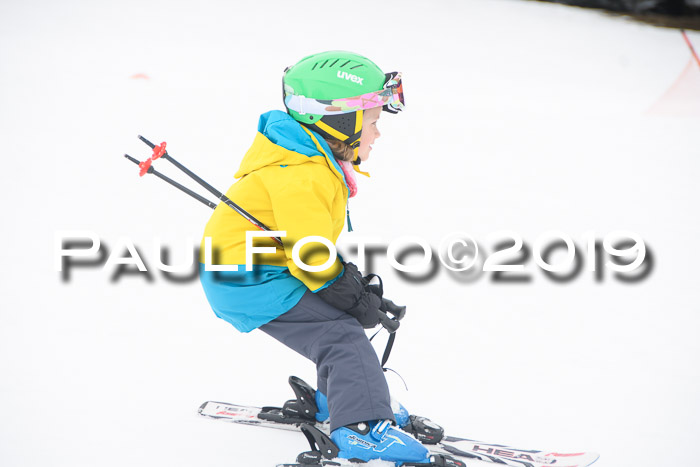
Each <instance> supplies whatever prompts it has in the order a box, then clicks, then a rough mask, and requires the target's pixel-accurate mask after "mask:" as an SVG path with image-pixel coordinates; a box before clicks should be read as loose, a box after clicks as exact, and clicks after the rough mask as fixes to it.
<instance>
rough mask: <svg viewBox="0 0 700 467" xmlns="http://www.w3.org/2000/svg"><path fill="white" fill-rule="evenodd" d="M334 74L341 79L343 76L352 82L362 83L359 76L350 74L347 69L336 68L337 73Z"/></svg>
mask: <svg viewBox="0 0 700 467" xmlns="http://www.w3.org/2000/svg"><path fill="white" fill-rule="evenodd" d="M336 76H338V78H341V79H343V78H345V79H346V80H348V79H349V80H350V81H352V82H353V83H357V84H359V85H362V79H363V78H360V77H359V76H356V75H353V74H350V73H348V72H347V71H340V70H338V73H337V75H336Z"/></svg>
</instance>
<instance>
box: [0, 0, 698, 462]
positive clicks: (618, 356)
mask: <svg viewBox="0 0 700 467" xmlns="http://www.w3.org/2000/svg"><path fill="white" fill-rule="evenodd" d="M689 37H690V39H691V41H693V42H694V43H695V44H696V48H697V49H700V35H699V34H698V33H689ZM327 49H350V50H354V51H357V52H360V53H363V54H365V55H368V56H370V57H371V58H372V59H373V60H374V61H376V62H377V63H378V64H379V65H380V66H381V67H383V68H384V69H386V70H387V71H390V70H394V69H396V70H401V71H403V72H404V78H405V89H406V98H407V103H408V107H407V110H406V112H404V113H403V114H402V115H398V116H396V117H394V116H391V115H388V114H385V115H384V116H383V117H382V119H381V121H380V129H381V131H382V132H383V135H382V137H381V138H380V139H379V140H378V141H377V143H376V144H375V146H374V150H373V154H372V158H371V159H370V161H369V162H368V163H367V164H366V165H363V167H364V168H366V169H367V170H370V171H371V173H372V178H371V179H369V180H366V179H362V180H360V193H359V195H358V197H357V198H354V199H353V200H352V202H351V213H352V221H353V225H354V227H355V229H356V232H354V233H352V234H344V237H343V238H344V241H345V242H349V241H351V240H352V239H353V238H356V237H359V236H377V237H380V238H381V239H382V240H383V241H384V242H385V243H387V242H389V241H392V240H394V239H396V238H398V237H400V236H402V235H414V236H419V237H422V238H425V239H426V240H427V241H428V242H429V243H430V244H431V245H434V246H436V245H437V244H439V242H440V239H442V238H443V237H444V236H445V235H447V234H448V233H450V232H456V231H465V232H468V233H470V234H471V235H473V236H474V237H475V238H477V239H478V240H479V242H480V244H481V245H484V246H486V247H488V248H490V247H492V246H493V245H494V244H495V242H497V241H498V240H499V239H500V240H503V239H504V237H503V235H500V234H499V235H496V236H495V240H493V239H491V237H490V235H491V234H493V233H497V232H499V231H501V230H504V229H505V230H509V231H514V232H517V233H518V234H519V235H521V236H522V237H523V239H524V240H525V242H526V243H527V244H528V245H530V246H532V244H533V242H534V241H535V240H536V238H537V237H538V236H539V235H540V234H542V233H543V232H546V231H548V230H550V229H557V230H560V231H563V232H565V233H567V234H569V235H571V236H572V238H574V239H575V240H576V242H577V243H578V244H579V245H584V242H583V240H581V236H582V235H583V234H584V232H587V231H595V233H596V237H598V238H602V237H603V236H604V235H606V234H607V233H608V232H611V231H613V230H618V229H627V230H630V231H633V232H636V233H637V234H639V235H640V236H641V237H642V238H643V239H644V241H645V242H646V244H647V245H648V246H649V248H650V249H651V250H652V251H653V255H654V259H655V262H654V264H655V266H654V268H653V271H652V273H651V275H650V276H649V277H647V278H646V279H645V280H643V281H641V282H639V283H636V284H628V283H624V282H621V281H620V280H618V279H616V278H615V277H614V275H613V274H612V273H611V272H609V271H607V272H605V274H604V278H603V280H602V281H600V282H597V281H595V280H594V278H593V274H592V273H590V272H587V271H586V270H585V269H584V271H582V272H581V273H580V274H579V276H577V277H576V278H575V279H573V280H571V281H569V282H566V283H556V282H554V281H552V280H551V279H548V278H547V277H546V276H545V275H544V274H543V273H542V271H541V270H540V269H539V268H538V267H537V266H536V265H535V263H534V262H533V261H532V260H531V259H530V260H529V261H528V262H527V263H525V264H526V272H527V273H528V274H529V275H530V276H531V277H532V281H531V282H529V283H525V284H498V283H494V282H493V281H491V276H492V273H489V274H484V275H483V276H481V277H480V278H479V279H478V280H476V281H474V282H466V281H460V280H457V279H455V278H454V277H453V276H452V275H450V274H448V273H447V270H446V269H444V268H442V267H441V268H440V269H439V272H438V274H437V275H436V276H435V277H434V278H433V279H432V280H430V281H424V282H422V283H418V284H416V283H412V282H407V281H406V280H404V279H402V278H401V277H399V276H398V275H397V274H396V272H395V271H394V270H393V269H392V268H391V267H390V266H389V264H388V262H387V261H386V259H385V258H384V257H378V258H377V260H376V261H375V267H376V272H378V273H380V274H381V275H382V277H383V278H384V280H385V287H386V290H387V295H388V296H390V297H391V298H393V299H394V300H395V301H396V302H397V303H402V304H407V305H408V306H409V315H408V317H407V319H406V321H405V323H404V325H403V326H402V329H401V331H400V335H399V337H398V339H397V344H396V347H395V350H394V353H393V355H392V357H391V360H390V364H389V366H390V367H391V368H393V369H395V370H397V371H398V372H399V373H400V374H401V375H402V376H403V378H404V379H405V380H406V381H407V383H408V387H409V389H410V390H409V391H408V392H407V391H406V390H405V389H403V385H402V383H401V381H400V380H399V378H398V377H397V376H395V375H394V374H393V373H388V374H387V377H388V380H389V382H390V385H391V386H392V389H393V392H394V395H395V396H396V397H397V398H398V399H400V400H401V401H402V402H403V403H404V404H405V405H406V406H407V407H408V408H409V409H410V410H411V411H413V412H414V413H419V414H422V415H425V416H429V417H430V418H432V419H433V420H435V421H437V422H439V423H441V424H442V425H443V426H445V427H446V429H447V431H448V432H449V433H453V434H456V435H461V436H467V437H473V438H477V439H483V440H486V441H495V442H502V443H507V444H510V445H514V446H521V447H532V448H539V449H552V450H559V451H582V450H589V451H597V452H599V453H601V458H600V460H599V461H598V463H597V464H596V465H599V466H600V467H620V466H655V467H656V466H659V465H664V466H681V465H682V466H687V465H692V464H694V463H696V462H697V461H695V460H694V459H693V460H689V459H688V456H690V455H691V454H690V452H689V451H688V449H687V448H688V447H689V446H695V445H696V444H697V439H698V438H699V437H700V402H699V398H698V393H699V390H700V343H699V339H698V337H697V336H698V330H699V329H700V309H699V307H698V279H697V270H698V267H697V264H698V261H699V260H700V252H699V250H698V247H697V241H698V238H699V235H698V234H700V223H699V222H698V209H697V202H698V200H699V199H700V197H699V195H700V188H699V185H698V182H697V180H698V174H699V173H700V153H699V152H700V151H699V149H698V142H699V139H698V136H699V134H700V133H699V132H698V125H699V124H700V119H699V118H698V115H697V112H695V113H694V112H693V109H698V108H700V104H698V101H697V96H698V92H697V90H698V86H699V84H698V83H699V82H700V81H698V76H699V73H698V69H694V68H686V67H687V65H688V63H689V61H690V54H689V51H688V48H687V46H686V44H685V43H684V41H683V39H682V37H681V35H680V33H679V32H678V31H676V30H671V29H659V28H654V27H651V26H648V25H642V24H638V23H634V22H631V21H628V20H625V19H623V18H612V17H607V16H604V15H602V14H599V13H597V12H594V11H586V10H580V9H574V8H567V7H563V6H560V5H551V4H540V3H537V2H521V1H516V0H488V1H486V0H471V1H462V2H454V1H434V2H430V3H428V2H415V1H411V2H398V3H397V2H394V3H389V2H387V3H379V2H367V1H356V2H352V3H348V2H338V3H336V2H321V1H316V2H299V3H291V2H281V1H278V2H270V1H256V2H246V3H235V2H224V1H212V0H203V1H198V2H193V1H169V2H165V1H155V0H140V1H133V0H128V1H124V0H122V1H119V2H89V1H75V0H66V1H62V2H50V1H41V0H36V1H19V0H4V1H3V2H0V152H1V153H2V154H3V156H4V157H3V167H2V171H1V172H0V177H1V184H0V186H1V187H2V188H1V189H2V191H3V198H2V199H3V201H2V214H3V216H2V217H3V228H2V229H1V231H0V236H1V239H2V243H3V245H4V248H2V251H1V252H0V255H1V257H2V264H3V265H4V267H3V268H2V271H1V272H0V279H1V284H2V285H1V287H2V289H1V290H2V297H3V300H2V310H1V311H0V375H1V376H0V465H2V466H3V467H29V466H41V467H47V466H52V467H55V466H71V467H79V466H95V465H99V466H101V467H111V466H119V467H125V466H149V467H153V466H168V467H176V466H231V465H236V466H239V465H240V466H243V465H245V466H270V465H274V464H275V463H276V462H281V461H291V460H292V459H293V458H294V457H295V455H296V454H297V453H298V452H299V451H301V450H304V449H305V441H304V439H303V438H302V437H300V436H299V435H298V434H296V433H291V432H281V431H275V430H266V431H260V430H255V429H253V428H250V427H240V426H234V425H230V424H222V423H216V422H214V421H211V420H206V419H200V418H199V417H198V416H197V415H196V412H197V407H198V406H199V404H200V403H201V402H202V401H204V400H207V399H214V400H227V401H230V402H238V403H249V404H275V403H281V402H282V401H284V400H285V399H287V398H288V397H290V396H291V391H290V390H289V389H288V387H287V385H286V379H287V376H288V375H289V374H295V375H298V376H300V377H302V378H304V379H306V380H307V381H310V382H312V383H313V382H314V368H313V365H312V364H311V363H310V362H307V361H305V360H304V359H303V358H302V357H300V356H298V355H296V354H294V353H293V352H291V351H288V350H287V349H286V348H284V347H283V346H281V345H280V344H278V343H276V342H274V341H272V340H271V339H270V338H269V337H267V336H266V335H264V334H262V333H260V332H253V333H251V334H248V335H242V334H239V333H237V332H236V331H235V330H234V329H233V328H232V327H231V326H230V325H228V324H227V323H225V322H223V321H221V320H218V319H216V318H215V317H214V315H213V314H212V313H211V311H210V309H209V308H208V304H207V303H206V300H205V298H204V295H203V293H202V291H201V288H200V286H199V285H198V283H197V282H189V283H186V284H173V283H170V282H167V281H165V280H164V279H163V277H162V275H161V274H160V272H159V271H157V270H156V268H155V261H156V253H157V250H156V249H155V248H154V247H153V246H152V243H153V239H154V238H156V237H160V238H162V239H163V242H164V243H165V244H166V245H168V246H170V247H171V248H172V250H173V255H175V259H178V258H182V257H185V256H186V254H185V252H186V248H187V246H191V245H194V244H196V243H198V240H199V238H200V236H201V233H202V229H203V226H204V224H205V222H206V221H207V219H208V217H209V215H210V211H209V210H208V208H205V207H203V206H201V205H199V204H198V203H196V202H195V201H192V200H190V199H188V198H186V197H185V196H184V195H181V194H179V193H177V192H175V191H174V190H172V189H171V188H169V187H167V186H165V184H163V183H162V182H161V181H159V180H157V179H155V178H153V177H146V178H143V179H140V178H139V177H138V176H136V170H135V167H134V166H133V165H132V164H130V163H128V162H126V161H125V160H124V159H123V157H122V154H123V153H125V152H126V153H129V154H131V155H133V156H134V157H137V158H139V159H143V158H146V157H147V156H148V151H147V150H146V148H145V146H144V145H143V144H142V143H140V142H139V141H138V140H137V139H136V135H137V134H143V135H145V136H147V137H148V138H150V139H152V140H154V141H155V142H160V141H163V140H165V141H167V142H168V148H169V150H170V153H171V154H172V155H173V156H174V157H176V158H178V159H179V160H180V161H181V162H183V163H185V164H186V165H188V166H189V167H190V168H192V169H193V170H195V171H197V172H198V173H200V174H201V175H202V176H204V177H205V178H206V179H207V180H209V181H210V182H211V183H212V184H213V185H214V186H217V187H220V188H221V189H226V188H227V187H228V186H229V185H230V183H232V181H233V179H232V175H233V173H234V172H235V170H236V168H237V166H238V163H239V161H240V159H241V157H242V156H243V154H244V153H245V151H246V149H247V148H248V146H249V145H250V143H251V142H252V140H253V137H254V133H255V129H256V124H257V118H258V115H259V114H260V113H262V112H264V111H267V110H270V109H280V108H281V100H280V94H281V92H280V78H281V73H282V70H283V69H284V67H285V66H287V65H291V64H293V63H294V62H295V61H297V60H298V59H300V58H301V57H303V56H305V55H308V54H310V53H313V52H316V51H320V50H327ZM688 70H690V71H688ZM693 70H694V71H693ZM681 75H683V76H684V78H683V82H684V84H683V86H681V87H680V88H681V89H686V90H688V91H687V92H688V94H687V95H686V94H683V93H679V92H676V91H677V90H678V89H679V87H678V83H677V82H676V81H677V80H678V79H679V77H680V76H681ZM674 83H675V84H674ZM674 86H675V87H674ZM672 87H673V89H676V91H674V92H670V91H669V90H670V89H671V88H672ZM669 92H670V93H669ZM664 96H670V97H667V98H668V99H675V100H676V104H678V103H679V101H678V100H679V99H680V103H681V104H682V105H680V106H679V105H661V104H659V100H660V99H664ZM695 104H698V106H695ZM650 109H651V110H650ZM653 109H661V110H662V111H653ZM669 109H670V110H669ZM679 109H680V110H679ZM683 109H685V110H683ZM158 167H159V168H160V169H162V170H163V171H166V172H168V173H169V174H171V175H176V172H174V171H169V170H168V169H169V168H168V167H167V165H166V164H165V163H161V164H160V165H159V166H158ZM179 179H180V180H183V179H182V178H179ZM62 230H90V231H93V232H95V233H96V234H97V235H98V236H99V237H100V238H101V239H102V243H103V244H104V245H106V246H107V247H108V248H109V250H110V252H112V251H114V252H115V256H117V257H119V256H123V255H122V254H120V252H122V251H123V247H120V246H119V242H120V238H121V237H128V238H130V239H131V240H132V241H133V242H134V243H135V245H137V246H138V248H139V249H140V251H141V252H142V253H143V256H144V260H145V261H146V263H147V265H148V267H149V269H150V270H151V271H152V276H153V277H152V282H148V281H146V280H145V279H144V277H143V276H133V275H132V276H124V277H122V278H121V279H120V280H119V281H118V282H116V283H113V282H111V281H110V276H111V275H112V274H113V273H114V271H115V268H114V266H111V267H108V268H107V269H106V270H103V269H101V268H92V269H86V268H82V269H76V270H74V271H73V272H72V279H71V281H70V282H62V281H61V279H60V274H59V273H58V272H57V271H56V269H55V266H54V261H55V256H56V247H55V243H54V242H55V240H54V237H55V235H56V232H59V231H62ZM505 238H507V237H505ZM178 252H179V253H178ZM178 254H179V256H178ZM349 256H350V258H352V255H349ZM381 344H382V343H378V345H381ZM474 465H478V463H474Z"/></svg>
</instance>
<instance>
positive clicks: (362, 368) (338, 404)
mask: <svg viewBox="0 0 700 467" xmlns="http://www.w3.org/2000/svg"><path fill="white" fill-rule="evenodd" d="M260 330H262V331H264V332H265V333H267V334H269V335H270V336H272V337H274V338H275V339H277V340H278V341H280V342H281V343H283V344H284V345H286V346H287V347H289V348H291V349H293V350H295V351H296V352H298V353H300V354H301V355H303V356H304V357H306V358H308V359H309V360H311V361H313V362H314V363H315V364H316V373H317V378H318V380H317V388H318V390H319V391H321V392H322V393H323V394H325V395H326V396H327V397H328V411H329V412H330V424H331V425H330V428H331V430H335V429H336V428H340V427H342V426H345V425H350V424H352V423H358V422H365V421H369V420H379V419H389V420H393V419H394V414H393V413H392V410H391V402H390V395H389V387H388V386H387V383H386V379H385V378H384V372H383V371H382V368H381V365H380V363H379V358H378V357H377V354H376V352H375V351H374V348H373V347H372V344H371V343H370V342H369V339H368V338H367V335H366V334H365V331H364V329H363V328H362V326H361V325H360V323H359V322H358V321H357V320H356V319H355V318H353V317H352V316H350V315H349V314H347V313H345V312H344V311H341V310H338V309H337V308H335V307H333V306H331V305H329V304H327V303H326V302H324V301H323V300H322V299H321V298H319V297H317V296H316V295H315V294H314V293H313V292H311V291H307V292H306V293H305V294H304V296H303V297H302V298H301V300H300V301H299V303H297V304H296V305H295V306H294V307H293V308H292V309H291V310H289V311H287V312H286V313H284V314H283V315H281V316H279V317H278V318H276V319H274V320H272V321H270V322H269V323H267V324H264V325H263V326H261V327H260Z"/></svg>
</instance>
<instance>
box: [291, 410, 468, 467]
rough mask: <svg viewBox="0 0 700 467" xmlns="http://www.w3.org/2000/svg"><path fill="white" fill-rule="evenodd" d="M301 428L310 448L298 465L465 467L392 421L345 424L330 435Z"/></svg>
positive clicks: (311, 427)
mask: <svg viewBox="0 0 700 467" xmlns="http://www.w3.org/2000/svg"><path fill="white" fill-rule="evenodd" d="M301 431H302V433H304V435H305V436H306V439H307V440H308V441H309V445H310V446H311V450H310V451H306V452H302V453H301V454H299V455H298V456H297V463H298V464H297V465H298V466H309V467H317V466H330V465H348V464H347V463H350V465H352V464H361V463H365V462H368V461H371V460H382V461H387V462H392V463H394V465H396V466H402V467H409V466H417V467H466V464H464V462H462V461H460V460H457V459H454V458H453V457H450V456H446V455H442V454H431V453H430V452H428V450H427V449H426V448H425V447H424V446H423V445H422V444H421V443H419V442H418V441H417V440H416V439H415V438H413V437H412V436H411V435H409V434H407V433H404V432H403V431H401V430H399V429H398V428H395V427H394V426H392V422H391V420H375V421H371V422H361V423H355V424H352V425H348V426H344V427H341V428H338V429H337V430H334V431H333V432H332V433H331V435H330V437H329V436H328V435H326V434H325V433H323V432H322V431H320V430H318V429H317V428H315V427H313V426H311V425H302V426H301ZM287 465H292V464H287Z"/></svg>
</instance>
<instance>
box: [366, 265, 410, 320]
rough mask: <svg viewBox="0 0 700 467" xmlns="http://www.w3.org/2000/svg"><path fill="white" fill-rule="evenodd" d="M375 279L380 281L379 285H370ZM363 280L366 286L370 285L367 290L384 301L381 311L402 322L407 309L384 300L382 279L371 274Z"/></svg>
mask: <svg viewBox="0 0 700 467" xmlns="http://www.w3.org/2000/svg"><path fill="white" fill-rule="evenodd" d="M375 277H376V278H377V279H379V284H378V285H375V284H370V281H371V280H372V279H373V278H375ZM362 280H363V281H364V282H365V284H368V285H367V289H369V291H370V292H372V293H373V294H374V295H376V296H378V297H379V298H381V299H382V303H381V305H379V309H380V310H382V311H383V312H384V313H390V314H392V315H393V316H394V317H395V318H396V319H397V320H399V321H401V320H402V319H403V317H404V316H405V315H406V307H405V306H402V305H397V304H396V303H394V302H392V301H391V300H389V299H388V298H384V284H383V283H382V278H381V277H379V276H378V275H376V274H369V275H367V276H365V277H364V278H363V279H362Z"/></svg>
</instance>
